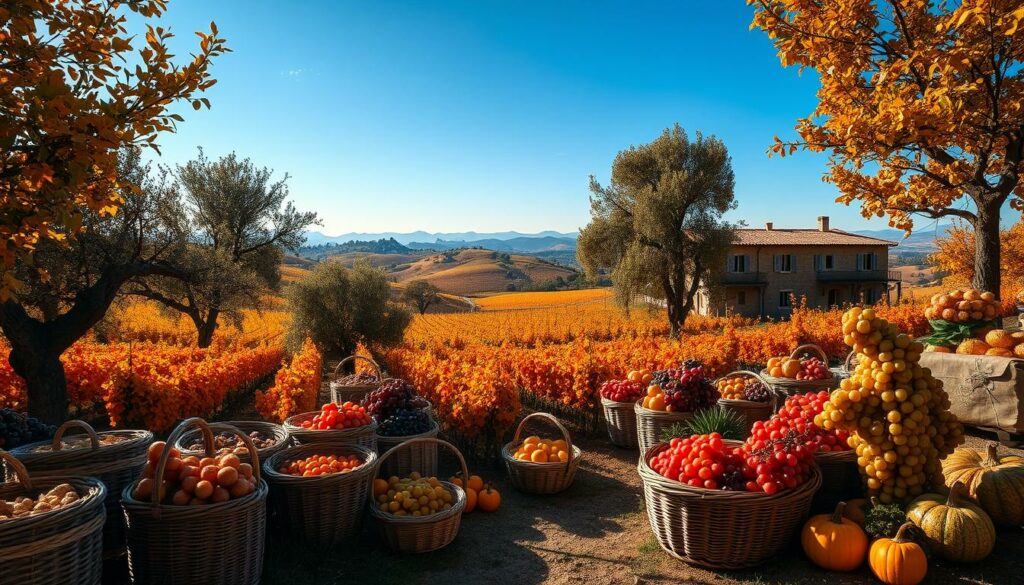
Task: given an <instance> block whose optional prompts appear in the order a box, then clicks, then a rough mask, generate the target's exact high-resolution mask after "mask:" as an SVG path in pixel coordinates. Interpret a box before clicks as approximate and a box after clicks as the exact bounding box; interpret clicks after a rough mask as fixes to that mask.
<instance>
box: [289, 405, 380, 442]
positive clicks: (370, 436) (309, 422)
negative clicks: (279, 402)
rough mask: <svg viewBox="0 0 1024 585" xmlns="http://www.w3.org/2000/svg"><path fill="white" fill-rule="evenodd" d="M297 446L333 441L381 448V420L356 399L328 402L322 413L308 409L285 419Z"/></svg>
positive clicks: (322, 408) (321, 409)
mask: <svg viewBox="0 0 1024 585" xmlns="http://www.w3.org/2000/svg"><path fill="white" fill-rule="evenodd" d="M284 430H286V431H288V434H289V435H290V436H291V438H292V440H293V441H294V442H295V444H297V445H308V444H310V443H333V444H348V445H360V446H362V447H366V448H368V449H370V450H373V451H376V450H377V434H376V433H377V421H375V420H373V417H371V416H370V415H369V414H368V413H367V412H366V408H364V407H363V406H361V405H359V404H356V403H354V402H342V403H341V404H338V403H336V402H328V403H327V404H325V405H323V406H321V407H320V411H319V412H304V413H302V414H296V415H295V416H292V417H289V418H287V419H285V421H284Z"/></svg>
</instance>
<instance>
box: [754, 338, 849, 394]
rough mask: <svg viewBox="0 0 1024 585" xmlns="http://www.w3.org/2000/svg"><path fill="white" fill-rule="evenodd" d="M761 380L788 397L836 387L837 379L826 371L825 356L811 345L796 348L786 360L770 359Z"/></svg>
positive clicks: (782, 358)
mask: <svg viewBox="0 0 1024 585" xmlns="http://www.w3.org/2000/svg"><path fill="white" fill-rule="evenodd" d="M811 353H813V354H814V355H809V354H811ZM761 378H763V379H764V381H766V382H768V384H770V385H771V386H772V388H775V389H776V390H779V391H781V392H784V393H785V394H787V395H793V394H802V393H804V392H817V391H818V390H831V389H833V388H838V387H839V378H838V377H837V376H836V375H835V374H834V373H833V372H832V370H830V369H829V368H828V356H827V355H825V351H824V350H823V349H821V348H820V347H818V346H817V345H814V344H813V343H806V344H804V345H801V346H799V347H797V348H796V349H794V350H793V353H791V354H790V355H788V356H779V357H773V358H769V359H768V365H767V366H766V367H765V369H764V370H761Z"/></svg>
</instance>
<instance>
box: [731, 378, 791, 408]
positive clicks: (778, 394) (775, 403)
mask: <svg viewBox="0 0 1024 585" xmlns="http://www.w3.org/2000/svg"><path fill="white" fill-rule="evenodd" d="M740 376H743V377H747V378H755V379H756V380H757V381H758V382H761V383H762V384H764V387H765V388H767V389H768V392H769V393H770V394H771V397H772V401H771V402H770V403H769V404H771V408H772V412H775V411H777V410H778V409H779V399H780V398H782V396H783V394H782V393H781V392H779V391H778V390H776V389H775V387H774V386H772V385H771V384H769V383H768V382H767V381H766V380H765V379H764V378H763V377H762V376H761V374H758V373H757V372H752V371H750V370H736V371H735V372H729V373H728V374H726V375H724V376H722V377H721V378H719V379H718V380H715V386H716V390H717V386H718V382H719V380H724V379H726V378H738V377H740Z"/></svg>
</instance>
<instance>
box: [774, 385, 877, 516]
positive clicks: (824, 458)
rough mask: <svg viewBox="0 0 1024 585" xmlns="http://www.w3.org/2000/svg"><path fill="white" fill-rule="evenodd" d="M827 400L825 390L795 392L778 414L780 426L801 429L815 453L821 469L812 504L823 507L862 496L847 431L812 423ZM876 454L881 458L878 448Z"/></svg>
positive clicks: (827, 395)
mask: <svg viewBox="0 0 1024 585" xmlns="http://www.w3.org/2000/svg"><path fill="white" fill-rule="evenodd" d="M828 401H829V392H828V391H827V390H822V391H820V392H811V393H807V394H797V395H794V396H790V397H789V398H787V399H786V402H785V403H784V404H783V405H782V407H780V408H779V413H778V415H777V418H778V419H779V421H778V422H779V424H780V425H782V428H785V429H798V430H800V429H802V432H803V434H804V437H805V440H806V444H807V447H808V448H810V449H811V450H813V452H814V459H815V461H817V462H818V467H819V468H820V469H821V491H819V492H818V495H817V497H816V498H815V501H814V506H815V508H818V509H823V510H831V509H833V508H835V506H836V504H838V503H839V502H840V501H845V500H849V499H852V498H859V497H863V496H862V495H861V494H862V493H863V489H862V486H861V477H860V470H859V469H858V468H857V452H856V451H854V450H853V449H852V448H851V447H850V445H849V444H848V443H847V441H848V440H849V438H850V433H849V432H847V431H844V430H841V429H836V430H831V431H830V430H826V429H823V428H822V427H821V426H820V425H818V424H817V423H816V422H815V418H817V417H818V416H820V415H821V412H822V409H823V408H825V403H826V402H828ZM877 457H878V459H880V460H881V459H882V450H881V448H879V449H878V456H877Z"/></svg>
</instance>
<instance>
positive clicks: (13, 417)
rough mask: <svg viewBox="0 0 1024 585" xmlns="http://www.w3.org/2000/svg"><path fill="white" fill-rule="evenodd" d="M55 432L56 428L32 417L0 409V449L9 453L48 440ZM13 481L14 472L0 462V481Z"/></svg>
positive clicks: (8, 409) (12, 410)
mask: <svg viewBox="0 0 1024 585" xmlns="http://www.w3.org/2000/svg"><path fill="white" fill-rule="evenodd" d="M56 430H57V427H55V426H53V425H48V424H45V423H42V422H40V421H39V419H37V418H36V417H34V416H28V415H27V414H25V413H22V412H18V411H16V410H14V409H11V408H2V409H0V449H6V450H8V451H10V450H12V449H16V448H18V447H20V446H22V445H27V444H28V443H35V442H38V441H45V440H48V439H50V438H52V437H53V433H54V431H56ZM14 479H15V478H14V472H13V471H9V470H8V469H7V466H6V464H5V463H4V462H3V461H0V480H4V481H13V480H14Z"/></svg>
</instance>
